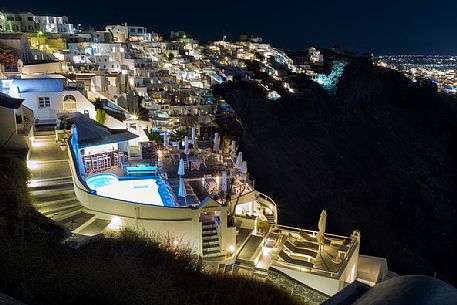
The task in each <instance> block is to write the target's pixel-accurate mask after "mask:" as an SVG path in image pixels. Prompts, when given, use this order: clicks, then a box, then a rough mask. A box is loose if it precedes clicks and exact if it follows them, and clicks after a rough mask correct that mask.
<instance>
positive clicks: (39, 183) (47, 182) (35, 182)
mask: <svg viewBox="0 0 457 305" xmlns="http://www.w3.org/2000/svg"><path fill="white" fill-rule="evenodd" d="M68 183H71V184H73V178H72V177H71V176H65V177H55V178H47V179H31V180H30V181H29V182H28V183H27V186H28V187H29V188H30V189H38V188H42V187H46V186H54V185H62V184H68Z"/></svg>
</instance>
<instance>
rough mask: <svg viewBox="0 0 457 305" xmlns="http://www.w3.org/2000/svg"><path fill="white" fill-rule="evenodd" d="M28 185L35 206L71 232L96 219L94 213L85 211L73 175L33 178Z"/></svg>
mask: <svg viewBox="0 0 457 305" xmlns="http://www.w3.org/2000/svg"><path fill="white" fill-rule="evenodd" d="M28 187H29V190H30V193H31V195H32V197H33V202H34V206H35V208H36V209H37V210H38V211H39V212H40V213H41V214H43V215H45V216H46V217H48V218H50V219H52V220H54V221H55V222H57V223H59V224H61V225H63V226H64V227H66V228H67V229H68V230H69V231H71V232H74V231H76V230H78V228H80V227H82V226H86V225H87V223H88V222H92V221H94V219H95V217H94V215H93V214H89V213H86V212H84V211H83V207H82V205H81V203H80V202H79V201H78V199H77V198H76V196H75V193H74V191H73V181H72V178H71V177H55V178H48V179H38V180H31V181H30V182H29V185H28ZM93 218H94V219H93Z"/></svg>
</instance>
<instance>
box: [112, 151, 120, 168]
mask: <svg viewBox="0 0 457 305" xmlns="http://www.w3.org/2000/svg"><path fill="white" fill-rule="evenodd" d="M113 157H114V158H113V159H114V162H113V164H114V166H119V165H120V164H121V159H120V156H119V153H118V152H114V153H113Z"/></svg>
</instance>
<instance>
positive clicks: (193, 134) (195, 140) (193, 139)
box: [192, 127, 197, 145]
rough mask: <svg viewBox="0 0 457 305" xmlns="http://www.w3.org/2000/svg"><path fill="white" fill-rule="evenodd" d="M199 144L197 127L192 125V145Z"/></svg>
mask: <svg viewBox="0 0 457 305" xmlns="http://www.w3.org/2000/svg"><path fill="white" fill-rule="evenodd" d="M195 144H197V136H196V134H195V127H192V145H195Z"/></svg>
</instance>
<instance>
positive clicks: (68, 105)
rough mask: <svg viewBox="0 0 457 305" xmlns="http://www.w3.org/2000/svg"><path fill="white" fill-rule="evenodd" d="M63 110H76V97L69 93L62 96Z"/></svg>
mask: <svg viewBox="0 0 457 305" xmlns="http://www.w3.org/2000/svg"><path fill="white" fill-rule="evenodd" d="M63 111H65V112H74V111H76V98H75V97H74V96H73V95H71V94H67V95H65V96H64V98H63Z"/></svg>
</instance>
